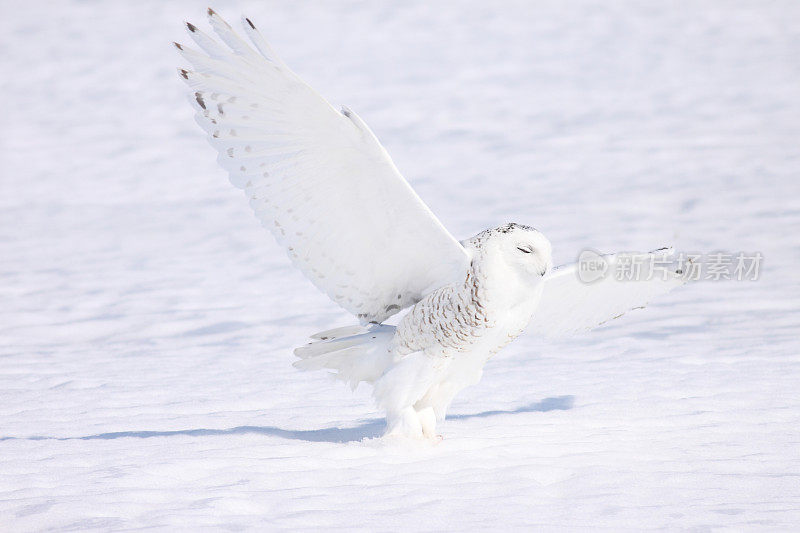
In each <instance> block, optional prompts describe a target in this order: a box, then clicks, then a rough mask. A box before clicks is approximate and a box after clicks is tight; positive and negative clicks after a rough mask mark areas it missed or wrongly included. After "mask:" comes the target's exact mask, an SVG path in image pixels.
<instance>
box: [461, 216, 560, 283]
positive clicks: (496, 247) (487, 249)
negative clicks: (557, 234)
mask: <svg viewBox="0 0 800 533" xmlns="http://www.w3.org/2000/svg"><path fill="white" fill-rule="evenodd" d="M462 244H463V245H464V247H465V248H467V250H470V251H471V253H472V254H473V257H474V259H475V260H479V261H481V262H482V263H483V264H484V266H485V267H487V268H491V269H492V270H499V271H500V272H497V274H498V275H500V274H501V273H502V271H504V270H505V271H506V273H511V272H514V273H516V274H517V275H519V276H520V277H522V278H523V279H531V281H538V278H542V277H543V276H544V275H545V274H547V273H548V272H549V271H550V269H551V268H552V267H553V257H552V246H551V245H550V241H549V240H547V237H545V236H544V235H542V233H541V232H539V230H537V229H535V228H532V227H530V226H524V225H522V224H515V223H513V222H511V223H509V224H506V225H504V226H500V227H499V228H494V229H489V230H486V231H483V232H481V233H479V234H477V235H475V236H474V237H472V238H471V239H467V240H466V241H463V242H462Z"/></svg>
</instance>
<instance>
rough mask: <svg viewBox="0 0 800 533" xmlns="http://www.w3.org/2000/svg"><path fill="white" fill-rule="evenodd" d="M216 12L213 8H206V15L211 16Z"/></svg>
mask: <svg viewBox="0 0 800 533" xmlns="http://www.w3.org/2000/svg"><path fill="white" fill-rule="evenodd" d="M216 14H217V12H216V11H214V10H213V9H211V8H210V7H209V8H208V16H209V17H213V16H214V15H216Z"/></svg>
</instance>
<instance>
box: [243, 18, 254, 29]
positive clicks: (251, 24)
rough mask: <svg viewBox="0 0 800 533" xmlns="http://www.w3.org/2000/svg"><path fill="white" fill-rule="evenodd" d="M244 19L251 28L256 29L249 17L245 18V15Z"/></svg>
mask: <svg viewBox="0 0 800 533" xmlns="http://www.w3.org/2000/svg"><path fill="white" fill-rule="evenodd" d="M244 20H246V21H247V23H248V24H250V27H251V28H253V29H256V26H255V24H253V21H252V20H250V19H249V18H247V17H245V18H244Z"/></svg>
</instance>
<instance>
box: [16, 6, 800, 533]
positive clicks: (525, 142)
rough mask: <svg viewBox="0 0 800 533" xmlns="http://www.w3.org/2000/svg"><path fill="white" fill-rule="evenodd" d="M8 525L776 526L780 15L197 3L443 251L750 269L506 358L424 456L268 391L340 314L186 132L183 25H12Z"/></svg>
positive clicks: (781, 522) (783, 410)
mask: <svg viewBox="0 0 800 533" xmlns="http://www.w3.org/2000/svg"><path fill="white" fill-rule="evenodd" d="M3 4H4V5H3V7H4V9H3V16H2V17H0V51H2V53H0V95H2V99H3V102H4V105H3V111H2V119H0V123H1V124H2V133H0V530H3V531H39V530H49V529H55V530H101V531H105V530H128V529H145V528H156V529H157V530H192V531H197V530H204V529H205V530H232V531H233V530H242V529H260V530H264V529H267V528H268V527H278V528H286V529H293V530H302V529H311V530H319V529H322V528H339V529H371V530H383V529H386V530H394V531H399V530H409V529H410V530H444V529H454V530H458V529H460V530H463V529H467V528H475V529H504V528H512V529H522V528H523V527H525V526H535V527H537V528H538V529H545V530H549V529H580V528H585V529H592V530H597V529H604V528H605V529H609V530H614V531H617V530H621V529H636V530H642V529H648V528H666V529H670V530H676V529H693V530H699V531H704V530H711V529H716V528H723V529H735V530H742V529H769V530H791V529H796V528H797V527H800V459H799V458H800V340H798V334H800V276H798V274H797V264H798V261H800V243H799V239H800V237H798V235H800V61H798V57H800V4H798V3H797V2H792V1H774V2H760V1H755V0H754V1H751V2H737V1H718V2H713V1H703V2H658V3H656V2H638V1H631V2H627V1H624V2H623V1H614V2H602V1H599V0H597V1H595V0H591V1H581V2H569V3H565V2H561V1H555V0H554V1H543V2H535V3H531V2H523V1H520V2H472V3H471V4H466V3H446V4H443V5H438V4H437V5H435V6H434V4H433V3H429V2H422V1H420V2H402V3H400V2H398V3H395V4H389V3H367V2H347V3H344V2H337V3H322V2H318V3H305V2H302V3H301V2H291V3H290V2H271V3H269V4H266V3H260V2H251V3H249V5H248V4H247V3H245V2H242V3H229V2H223V1H220V2H217V3H216V5H215V7H216V8H217V10H218V11H219V12H220V13H221V14H222V15H223V16H225V17H227V18H228V19H230V20H231V22H236V21H237V19H238V16H239V14H240V13H242V12H245V13H246V14H247V15H248V16H250V17H251V18H253V19H254V21H255V22H256V24H258V25H259V26H260V28H261V29H262V31H263V32H264V33H265V34H266V35H267V36H268V38H269V39H270V40H271V41H272V43H273V45H274V46H275V48H276V49H277V50H278V51H279V53H281V54H282V56H283V58H284V60H285V61H286V62H287V63H288V64H289V65H291V66H292V67H293V68H294V69H295V70H296V71H297V72H298V73H299V74H300V75H302V76H304V77H305V78H306V80H307V81H308V82H309V83H310V84H311V85H312V86H314V87H315V88H317V89H318V90H319V91H320V92H321V93H322V94H324V95H325V96H326V97H328V98H329V99H330V100H331V101H332V102H334V103H340V104H341V103H343V104H347V105H348V106H350V107H352V108H353V109H354V110H356V112H358V113H359V114H360V115H361V116H362V117H363V118H364V119H365V120H366V121H367V122H368V123H369V124H370V125H371V127H372V128H373V130H374V131H375V132H376V134H377V135H378V137H379V138H380V139H381V140H382V141H383V143H384V144H385V146H386V147H387V148H388V150H389V152H390V153H391V154H392V155H393V157H394V159H395V162H396V163H397V165H398V167H399V168H400V169H401V171H403V173H404V174H405V175H406V176H407V178H408V179H409V180H410V182H411V183H412V185H413V186H414V187H415V188H416V189H417V191H418V192H419V193H420V195H421V196H422V197H423V199H424V200H425V201H426V202H428V204H429V205H430V206H431V208H432V209H433V210H434V212H436V213H437V214H438V215H439V216H440V218H441V219H442V221H443V222H444V224H445V225H446V226H447V227H448V228H449V229H451V230H452V231H453V233H454V234H455V235H456V236H458V237H459V238H464V237H467V236H470V235H472V234H474V233H476V232H478V231H480V230H482V229H484V228H487V227H490V226H495V225H498V224H500V223H503V222H506V221H517V222H522V223H528V224H532V225H535V226H536V227H538V228H540V229H541V230H542V231H543V232H544V233H545V234H546V235H548V236H549V237H550V239H551V241H552V242H553V244H554V248H555V256H556V263H565V262H570V261H574V259H575V258H576V257H577V255H578V252H579V251H580V250H582V249H583V248H585V247H593V248H598V249H601V250H605V251H614V250H649V249H652V248H654V247H657V246H659V245H662V244H666V243H674V244H675V245H676V247H677V248H678V249H679V250H686V251H700V252H714V251H717V250H728V251H731V252H739V251H745V252H756V251H759V252H761V253H763V256H764V262H763V268H762V272H761V279H759V280H758V281H755V282H752V281H750V282H745V281H742V282H733V281H732V282H698V283H695V284H693V285H689V286H687V287H684V288H683V289H682V290H679V291H676V292H674V293H671V294H670V295H668V296H667V297H665V298H663V299H661V300H660V301H658V302H656V303H655V304H654V305H652V306H650V307H649V308H648V309H646V310H645V311H637V312H636V313H634V314H631V315H629V316H626V317H625V318H624V319H622V320H619V321H615V322H614V323H613V324H612V325H610V326H608V327H605V328H602V329H600V330H597V331H595V332H593V333H591V334H589V335H585V336H582V337H577V338H574V339H568V340H564V341H559V342H554V343H552V342H551V343H545V342H542V341H540V340H538V339H536V338H534V337H533V336H532V335H528V336H523V337H522V338H521V339H520V340H518V341H517V342H515V343H514V344H512V345H510V346H509V347H508V348H506V349H505V350H504V351H503V352H501V353H500V355H498V356H497V357H496V358H495V359H493V360H492V361H491V362H490V364H489V365H488V366H487V368H486V372H485V375H484V378H483V381H482V382H481V383H480V384H479V385H477V386H475V387H473V388H471V389H468V390H466V391H465V392H464V393H463V394H462V395H460V396H459V397H457V399H456V401H455V403H454V405H453V409H452V412H453V416H451V417H450V418H449V419H448V421H447V422H446V423H445V424H444V426H443V427H442V431H443V432H444V434H445V439H444V441H442V442H441V443H440V444H438V445H436V446H429V445H420V446H411V447H401V446H396V445H387V444H386V443H383V442H382V441H380V440H377V439H373V437H376V436H377V435H379V434H380V432H381V430H382V422H381V420H380V418H379V413H377V412H376V410H375V409H374V407H373V405H372V403H371V401H370V398H369V393H368V391H367V390H366V389H365V388H362V389H359V390H358V391H357V392H356V393H355V394H352V393H351V392H350V391H349V390H348V389H347V388H345V387H343V386H342V385H341V384H339V383H335V382H333V381H331V380H330V379H329V378H327V377H326V376H325V375H324V374H321V373H318V374H304V373H300V372H298V371H296V370H295V369H293V368H292V366H291V362H292V360H293V356H292V354H291V349H292V347H294V346H296V345H298V344H300V343H302V342H304V339H305V337H306V335H307V334H309V333H313V332H315V331H317V330H320V329H325V328H329V327H334V326H338V325H346V324H348V323H351V322H352V318H351V317H350V316H348V315H347V313H345V312H344V311H342V310H340V309H339V308H337V307H336V306H335V305H334V304H332V303H331V302H330V301H329V300H328V299H327V298H326V297H325V296H324V295H322V294H321V293H318V292H317V291H316V290H315V289H314V288H313V287H312V285H311V284H310V283H308V282H307V281H306V280H305V279H304V278H303V277H302V276H301V275H300V274H299V273H298V272H296V271H295V270H294V269H293V268H292V267H291V266H290V264H289V261H288V260H287V258H286V257H285V256H284V254H283V252H282V251H281V250H280V249H279V248H278V246H277V245H276V244H275V243H274V242H273V241H272V239H271V237H270V236H269V235H268V234H267V233H266V232H265V231H264V230H263V229H262V228H261V227H260V226H259V224H258V223H257V221H256V220H255V218H254V217H253V216H252V214H251V213H250V210H249V208H248V206H247V203H246V201H245V200H244V198H243V197H242V195H241V193H240V191H237V190H235V189H234V188H233V187H231V186H230V185H229V184H228V183H227V179H226V176H225V174H224V173H223V171H222V170H220V169H219V168H218V167H217V165H216V163H215V161H214V152H213V150H212V149H211V148H210V147H209V146H208V145H207V144H206V141H205V140H204V138H203V134H202V132H201V131H200V129H199V128H198V127H197V126H196V125H195V124H194V121H193V120H192V111H191V109H190V107H189V106H188V105H187V103H186V101H185V96H184V95H185V87H184V85H183V83H182V82H181V80H180V79H179V78H178V76H177V75H176V72H175V66H176V65H178V64H180V61H179V57H178V56H177V54H175V53H174V51H173V50H171V45H170V41H172V40H178V41H182V42H187V41H188V39H187V37H186V36H185V35H184V33H183V29H182V27H181V24H180V23H181V21H182V20H184V19H188V20H193V21H195V22H196V23H198V24H205V21H204V7H205V6H204V5H201V4H197V3H188V2H183V3H180V2H169V3H167V2H159V1H149V2H115V3H111V2H102V3H101V2H77V1H62V2H58V3H56V2H44V1H40V2H26V3H23V2H3Z"/></svg>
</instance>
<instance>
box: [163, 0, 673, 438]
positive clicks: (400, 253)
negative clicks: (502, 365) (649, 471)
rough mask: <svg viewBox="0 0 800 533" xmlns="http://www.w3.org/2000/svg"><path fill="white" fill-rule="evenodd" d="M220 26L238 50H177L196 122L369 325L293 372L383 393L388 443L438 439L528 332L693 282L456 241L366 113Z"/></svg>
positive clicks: (527, 232)
mask: <svg viewBox="0 0 800 533" xmlns="http://www.w3.org/2000/svg"><path fill="white" fill-rule="evenodd" d="M208 14H209V20H210V23H211V26H212V27H213V29H214V31H215V32H216V33H217V35H218V36H219V37H220V38H221V39H222V41H223V42H224V43H225V44H226V45H227V47H228V48H225V47H223V46H222V45H220V44H218V43H217V42H216V41H215V40H214V39H212V38H211V37H209V36H208V35H206V34H204V33H203V32H201V31H200V30H199V29H197V28H196V27H195V26H194V25H192V24H187V25H186V26H187V29H188V30H189V35H190V36H191V37H192V39H193V40H194V41H195V42H196V43H197V45H198V46H199V47H200V48H201V49H202V50H203V52H205V53H202V52H197V51H194V50H191V49H189V48H187V47H185V46H182V45H179V44H177V43H176V45H175V46H176V47H177V48H178V50H179V51H180V53H181V54H182V55H183V57H184V58H186V60H187V61H189V62H190V63H191V64H192V65H193V70H187V69H180V70H179V72H180V75H181V77H182V78H183V79H184V80H186V82H187V83H188V84H189V86H190V87H191V88H192V93H191V95H190V100H191V102H192V105H193V106H194V107H195V109H196V110H197V115H196V118H197V121H198V123H199V124H200V125H201V126H202V127H203V129H204V130H205V131H206V132H207V133H208V135H209V140H210V141H211V144H212V145H213V146H214V147H215V148H216V149H217V150H218V152H219V158H218V161H219V163H220V165H222V166H223V167H224V168H225V169H227V170H228V171H229V173H230V179H231V182H232V183H233V184H234V185H235V186H237V187H239V188H242V189H244V191H245V193H246V194H247V196H248V198H249V200H250V205H251V207H252V208H253V211H254V212H255V214H256V216H257V217H258V218H259V219H260V221H261V223H262V224H263V225H264V226H265V227H267V228H268V229H269V230H270V231H271V232H272V233H273V234H274V235H275V237H276V238H277V239H278V241H279V242H280V243H281V244H282V245H283V246H284V247H285V248H286V250H287V253H288V254H289V257H290V258H291V260H292V261H293V262H294V264H295V265H297V266H298V268H300V269H301V270H302V271H303V273H304V274H305V275H306V276H307V277H308V278H309V279H310V280H311V281H312V282H313V283H314V284H315V285H316V286H317V287H318V288H319V289H320V290H322V291H324V292H325V293H326V294H328V295H329V296H330V297H331V299H333V300H334V301H335V302H336V303H338V304H339V305H341V306H342V307H343V308H345V309H346V310H348V311H349V312H351V313H352V314H354V315H355V316H356V317H357V318H358V319H359V322H360V324H361V325H359V326H352V327H346V328H337V329H335V330H330V331H327V332H322V333H319V334H317V335H314V336H313V337H312V343H311V344H309V345H307V346H304V347H301V348H298V349H297V350H295V353H296V355H297V356H298V357H299V358H300V359H299V360H298V361H297V362H296V363H295V366H297V367H298V368H302V369H306V370H313V369H323V368H325V369H330V370H333V371H334V372H335V373H336V376H337V377H338V378H340V379H342V380H344V381H346V382H348V383H350V385H351V386H353V387H355V386H357V385H358V384H359V383H361V382H366V383H369V384H371V385H372V386H373V391H374V396H375V398H376V401H377V403H378V405H379V407H380V408H381V409H383V410H384V411H385V412H386V415H387V424H388V433H390V434H400V435H405V436H411V437H428V438H434V437H435V436H436V432H435V426H436V422H437V421H438V420H442V419H444V417H445V414H446V411H447V408H448V406H449V405H450V402H451V401H452V399H453V397H454V396H455V394H456V393H458V391H459V390H461V389H463V388H464V387H466V386H468V385H470V384H473V383H476V382H477V381H478V380H479V379H480V377H481V373H482V370H483V366H484V364H485V363H486V361H487V360H488V359H489V358H490V357H491V356H492V355H493V354H494V353H496V352H497V351H498V350H499V349H500V348H502V347H503V346H505V345H506V344H508V343H509V342H510V341H511V340H513V339H514V338H516V337H517V336H518V335H519V334H520V333H522V331H523V330H524V329H525V328H526V326H528V325H530V327H531V328H532V329H533V330H534V331H535V332H536V333H538V334H541V335H544V336H556V335H563V334H569V333H574V332H578V331H581V330H586V329H590V328H592V327H595V326H597V325H599V324H601V323H603V322H604V321H607V320H610V319H612V318H615V317H617V316H618V315H620V314H622V313H624V312H625V311H627V310H629V309H632V308H636V307H641V306H643V305H644V304H645V303H646V302H647V301H648V300H649V299H650V298H652V297H654V296H657V295H659V294H663V293H665V292H667V291H669V290H670V289H672V288H673V287H675V286H677V285H680V284H681V283H683V282H684V280H683V278H682V277H681V276H680V275H679V274H678V273H675V272H670V275H668V276H666V278H654V279H651V280H650V281H646V282H623V281H617V280H615V279H614V278H613V276H610V277H607V278H605V279H603V280H601V281H598V282H597V283H593V284H587V283H583V282H581V281H580V280H579V278H578V276H577V275H576V270H575V269H576V267H575V266H574V265H572V266H566V267H560V268H557V269H555V270H553V269H552V260H551V247H550V242H549V241H548V240H547V239H546V238H545V237H544V236H543V235H542V234H541V233H539V232H538V231H537V230H535V229H533V228H531V227H528V226H522V225H519V224H508V225H505V226H502V227H500V228H496V229H492V230H487V231H484V232H482V233H480V234H478V235H476V236H475V237H473V238H471V239H468V240H466V241H463V242H462V243H459V242H458V241H457V240H456V239H455V238H453V237H452V236H451V235H450V233H448V232H447V230H446V229H445V228H444V227H443V226H442V224H441V223H440V222H439V220H438V219H437V218H436V217H435V216H434V215H433V213H432V212H431V211H430V210H429V209H428V207H427V206H426V205H425V204H424V203H423V202H422V201H421V200H420V198H419V197H418V196H417V195H416V194H415V193H414V191H413V190H412V189H411V187H410V186H409V185H408V183H407V182H406V181H405V180H404V179H403V177H402V176H401V175H400V173H399V172H398V170H397V168H396V167H395V166H394V164H393V163H392V160H391V158H390V157H389V155H388V154H387V153H386V150H385V149H384V148H383V147H382V146H381V145H380V143H379V142H378V140H377V139H376V138H375V136H374V135H373V133H372V132H371V131H370V129H369V128H368V127H367V125H366V124H364V122H363V121H362V120H361V119H360V118H359V117H358V116H357V115H356V114H355V113H353V112H352V111H350V110H349V109H347V108H342V109H341V110H337V109H335V108H334V107H332V106H331V105H330V104H329V103H328V102H326V101H325V100H324V99H323V98H322V97H321V96H320V95H318V94H317V93H316V92H315V91H314V90H313V89H312V88H311V87H309V86H308V85H306V84H305V83H304V82H303V81H302V80H300V78H298V77H297V75H295V74H294V73H293V72H292V71H291V70H289V69H288V68H287V67H286V65H285V64H284V63H283V62H282V61H281V60H280V59H278V57H277V56H276V55H275V53H274V52H273V51H272V49H271V48H270V47H269V45H268V44H267V43H266V41H265V40H264V39H263V38H262V37H261V35H260V34H259V32H258V31H257V30H256V28H255V25H254V24H253V23H252V22H251V21H250V20H249V19H243V26H244V30H245V32H246V33H247V35H248V37H249V38H250V40H251V41H252V44H253V45H254V46H255V49H254V48H252V47H251V46H250V45H249V44H248V43H246V42H245V41H244V40H243V39H241V38H240V37H239V36H238V35H237V34H236V33H235V32H234V31H233V29H232V28H231V27H230V26H229V25H228V24H227V23H226V22H225V21H224V20H222V18H220V17H219V15H217V14H216V13H215V12H214V11H212V10H210V9H209V11H208ZM376 251H379V252H380V253H376ZM644 257H647V256H646V255H645V256H644ZM609 261H611V262H613V261H614V258H613V256H611V257H609ZM408 307H410V309H409V311H408V312H407V313H406V314H405V315H404V316H403V317H402V319H401V320H400V322H399V324H398V325H397V326H396V327H395V326H390V325H385V324H382V322H383V321H384V320H386V319H387V318H388V317H390V316H392V315H394V314H395V313H397V312H399V311H401V310H403V309H406V308H408Z"/></svg>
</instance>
